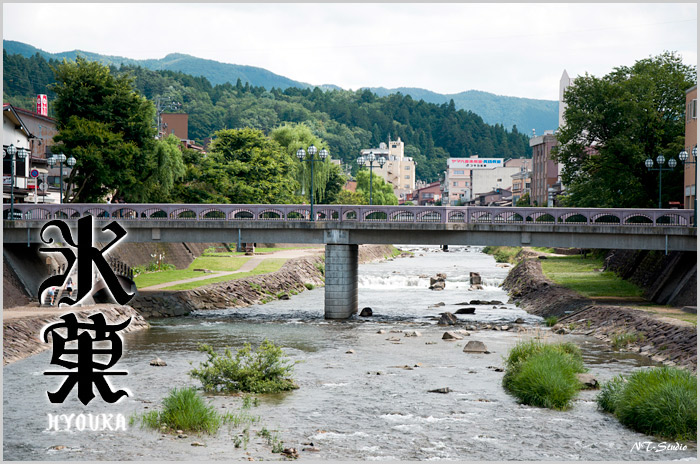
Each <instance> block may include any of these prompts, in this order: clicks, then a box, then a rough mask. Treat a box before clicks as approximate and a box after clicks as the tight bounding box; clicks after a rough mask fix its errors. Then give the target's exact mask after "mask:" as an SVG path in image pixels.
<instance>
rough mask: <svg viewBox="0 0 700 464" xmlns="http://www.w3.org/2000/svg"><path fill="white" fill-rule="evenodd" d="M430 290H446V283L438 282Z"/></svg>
mask: <svg viewBox="0 0 700 464" xmlns="http://www.w3.org/2000/svg"><path fill="white" fill-rule="evenodd" d="M430 290H445V281H444V280H441V281H437V282H435V283H434V284H431V285H430Z"/></svg>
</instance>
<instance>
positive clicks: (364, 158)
mask: <svg viewBox="0 0 700 464" xmlns="http://www.w3.org/2000/svg"><path fill="white" fill-rule="evenodd" d="M375 161H376V162H377V164H378V165H379V167H380V168H381V167H382V166H384V163H386V158H384V157H383V156H380V157H379V158H377V157H375V156H374V153H373V152H371V151H370V152H369V153H368V154H367V156H360V157H359V158H357V164H359V165H360V166H365V165H366V163H369V204H370V205H372V168H373V167H374V162H375Z"/></svg>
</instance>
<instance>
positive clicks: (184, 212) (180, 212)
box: [170, 208, 197, 219]
mask: <svg viewBox="0 0 700 464" xmlns="http://www.w3.org/2000/svg"><path fill="white" fill-rule="evenodd" d="M170 218H171V219H197V213H195V212H194V211H192V210H191V209H188V208H178V209H176V210H174V211H173V212H172V213H170Z"/></svg>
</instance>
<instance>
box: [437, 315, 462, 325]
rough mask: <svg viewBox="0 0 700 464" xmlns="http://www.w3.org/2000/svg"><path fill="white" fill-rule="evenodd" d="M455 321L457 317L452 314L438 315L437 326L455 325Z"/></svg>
mask: <svg viewBox="0 0 700 464" xmlns="http://www.w3.org/2000/svg"><path fill="white" fill-rule="evenodd" d="M457 321H458V319H457V317H456V316H455V315H454V314H452V313H440V320H439V321H438V325H455V324H456V323H457Z"/></svg>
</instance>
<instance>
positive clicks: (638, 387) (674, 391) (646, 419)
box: [597, 366, 698, 441]
mask: <svg viewBox="0 0 700 464" xmlns="http://www.w3.org/2000/svg"><path fill="white" fill-rule="evenodd" d="M597 402H598V406H599V407H600V408H601V409H602V410H603V411H606V412H609V413H612V414H613V415H614V416H615V417H617V418H618V419H619V421H620V422H621V423H622V424H624V425H626V426H628V427H630V428H632V429H633V430H636V431H638V432H641V433H646V434H652V435H657V436H659V437H662V438H666V439H670V440H688V441H695V440H696V438H697V408H698V404H697V377H696V375H695V374H693V373H692V372H690V371H686V370H683V369H677V368H673V367H665V366H664V367H658V368H652V369H644V370H640V371H637V372H635V373H633V374H632V375H630V376H628V377H622V376H618V377H615V378H613V379H612V380H610V381H609V382H607V383H605V384H604V385H603V387H602V389H601V392H600V394H599V395H598V397H597Z"/></svg>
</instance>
